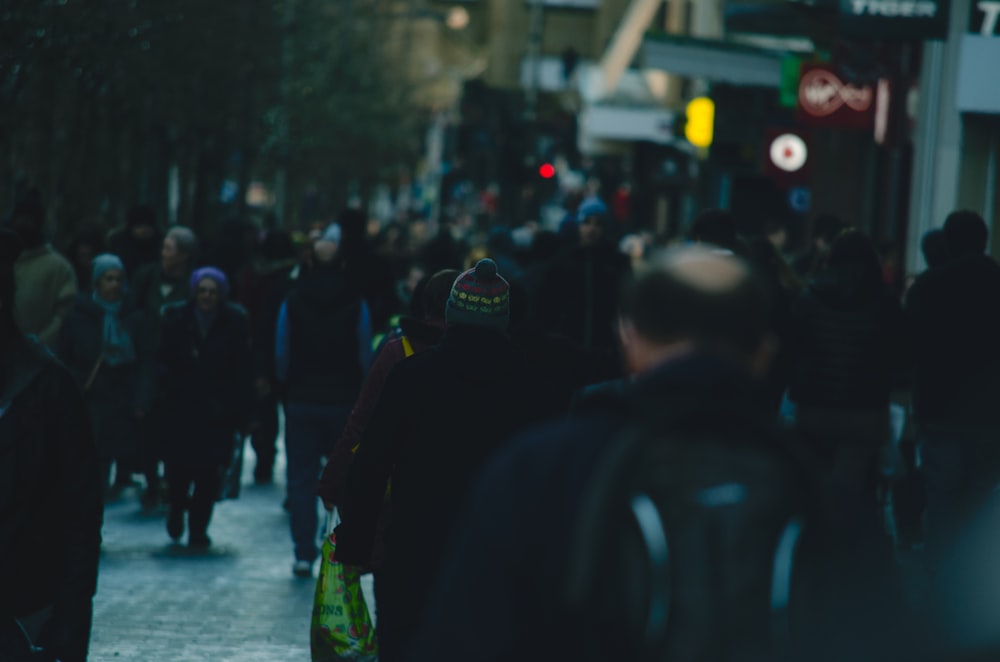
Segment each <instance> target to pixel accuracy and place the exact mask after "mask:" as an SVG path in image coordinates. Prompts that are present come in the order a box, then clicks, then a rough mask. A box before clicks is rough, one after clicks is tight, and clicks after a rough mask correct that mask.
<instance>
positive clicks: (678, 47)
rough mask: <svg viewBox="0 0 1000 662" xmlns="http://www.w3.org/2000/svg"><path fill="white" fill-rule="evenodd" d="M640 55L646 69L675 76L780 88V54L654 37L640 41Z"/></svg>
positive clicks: (712, 42) (706, 41)
mask: <svg viewBox="0 0 1000 662" xmlns="http://www.w3.org/2000/svg"><path fill="white" fill-rule="evenodd" d="M642 54H643V65H644V66H645V67H646V68H649V69H661V70H663V71H666V72H669V73H672V74H676V75H678V76H685V77H688V78H705V79H708V80H710V81H715V82H720V83H730V84H732V85H755V86H761V87H781V61H782V54H781V53H776V52H773V51H767V50H763V49H759V48H754V47H752V46H746V45H743V44H734V43H732V42H726V41H717V40H710V39H696V38H694V37H678V36H673V35H660V34H655V35H647V36H646V38H645V39H644V40H643V44H642Z"/></svg>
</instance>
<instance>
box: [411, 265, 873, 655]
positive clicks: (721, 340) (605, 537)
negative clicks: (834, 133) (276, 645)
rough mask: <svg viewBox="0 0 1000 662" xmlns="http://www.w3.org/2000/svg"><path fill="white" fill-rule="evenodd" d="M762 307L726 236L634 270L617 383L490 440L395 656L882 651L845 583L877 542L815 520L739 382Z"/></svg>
mask: <svg viewBox="0 0 1000 662" xmlns="http://www.w3.org/2000/svg"><path fill="white" fill-rule="evenodd" d="M769 317H770V316H769V312H768V302H767V299H766V295H765V291H764V289H763V288H762V287H761V285H760V284H759V283H758V282H757V280H756V279H755V278H754V277H753V276H752V275H751V272H750V270H749V268H748V267H747V266H746V265H745V264H744V263H743V262H741V261H739V260H738V259H736V258H734V257H732V256H726V255H721V254H719V253H718V252H711V251H707V250H704V249H700V248H687V249H678V250H676V251H671V252H667V253H665V254H664V256H663V257H661V258H658V259H657V260H655V261H654V262H653V264H652V265H651V266H650V268H649V269H648V270H647V271H646V272H645V273H642V274H641V275H639V276H638V278H637V279H636V280H635V282H634V283H632V284H631V285H630V286H629V287H628V288H627V290H626V293H625V295H624V297H623V300H622V318H621V322H620V335H621V340H622V345H623V351H624V355H625V357H626V360H627V363H628V367H629V369H630V371H631V373H632V374H633V379H632V381H631V383H630V384H629V385H628V387H627V388H626V391H625V395H624V397H622V398H621V399H619V400H617V401H615V402H613V403H605V404H604V406H603V407H602V411H601V412H599V413H591V414H589V415H586V416H582V417H580V418H576V419H574V420H571V421H569V422H561V423H554V424H551V425H548V426H546V427H543V428H539V429H536V430H534V431H532V432H529V433H527V434H525V435H523V436H521V437H520V438H519V439H517V440H515V441H514V442H512V443H511V444H510V445H509V446H507V447H505V449H504V450H502V451H501V452H500V453H498V454H497V455H496V456H494V458H493V461H492V462H491V463H490V464H489V465H488V466H487V468H486V469H485V471H484V472H483V474H482V475H481V476H480V479H479V482H478V486H477V489H476V490H475V492H474V494H473V496H472V498H471V507H470V508H469V509H468V511H467V513H466V516H465V518H464V519H463V520H462V522H461V524H460V526H459V527H458V528H457V529H456V530H457V531H458V535H457V536H456V539H455V540H454V544H453V546H452V548H451V550H450V553H449V555H448V556H447V557H446V558H445V560H444V562H443V563H442V564H441V568H442V572H441V573H440V575H439V576H438V581H437V586H436V590H435V593H434V597H433V599H432V600H431V603H430V605H429V609H428V611H427V617H426V620H425V622H424V627H423V628H422V629H421V631H420V633H421V635H420V637H419V639H418V641H417V642H416V645H415V647H414V653H415V654H414V656H413V657H412V658H410V659H412V660H456V661H457V660H473V659H474V660H480V661H483V660H506V659H519V660H549V659H572V660H590V659H594V660H607V659H616V660H645V659H650V660H777V659H810V660H822V659H830V660H835V659H837V660H839V659H866V658H864V657H863V656H860V653H862V652H867V651H869V650H870V651H871V652H872V653H873V654H876V655H877V654H880V653H884V652H885V650H884V648H883V647H882V645H881V640H882V639H883V638H884V637H883V635H884V634H885V633H888V632H890V631H891V630H890V628H889V625H888V624H887V621H886V619H884V618H879V617H878V612H877V611H875V610H876V609H879V608H881V606H882V604H883V603H882V601H880V600H876V599H871V600H869V601H868V602H865V603H855V602H854V600H855V598H857V597H858V594H857V593H856V592H854V590H853V589H854V587H857V586H859V585H861V586H865V585H866V584H865V582H866V581H867V576H866V575H863V574H862V571H861V568H862V567H866V566H867V565H869V564H871V563H874V562H871V563H870V559H869V558H867V557H877V550H876V549H875V548H874V546H873V545H871V543H870V539H865V541H864V542H862V543H859V544H858V545H850V544H848V545H846V546H845V545H840V544H839V541H837V540H836V536H835V535H834V536H831V533H830V531H831V530H830V529H828V528H826V526H825V525H818V524H817V522H818V520H819V517H818V516H817V515H816V513H817V512H819V511H820V510H821V508H820V507H819V502H820V501H821V499H819V498H818V497H817V496H816V495H815V494H814V492H815V491H816V490H814V489H813V488H815V487H816V486H815V485H813V484H811V483H812V481H811V480H810V479H809V478H808V476H807V474H806V473H805V472H804V471H802V470H801V469H800V468H799V464H798V462H797V461H796V460H795V458H794V457H793V456H792V454H791V453H789V452H788V451H786V450H785V447H784V445H783V443H782V441H781V439H780V438H779V437H778V433H777V431H776V430H775V428H774V426H773V420H772V419H773V417H772V416H770V414H769V412H768V410H767V408H766V407H763V406H762V405H761V403H760V398H759V397H758V396H757V395H756V391H757V390H759V389H760V388H761V385H760V380H761V379H762V378H763V377H764V376H765V375H766V373H767V369H768V366H769V362H770V359H771V356H772V354H773V349H772V342H771V340H770V330H769V322H768V320H769ZM835 512H837V513H843V512H845V507H844V504H842V503H838V508H837V509H835ZM831 539H833V541H832V542H831ZM845 548H846V550H847V551H846V552H845V551H844V549H845ZM813 550H819V551H816V552H814V551H813ZM842 552H843V553H842ZM855 552H856V553H855ZM835 554H836V555H839V556H841V557H843V559H844V561H843V563H841V564H840V565H839V566H838V565H837V564H836V563H833V562H830V563H827V562H826V559H828V557H830V556H834V555H835ZM814 559H819V560H817V561H814ZM847 559H850V562H848V561H847ZM800 566H801V567H800ZM842 566H847V567H846V568H845V567H842ZM883 570H884V568H879V570H878V571H879V572H882V571H883ZM852 572H853V573H854V574H855V575H856V577H853V578H852V577H847V578H846V579H845V576H847V575H849V574H850V573H852ZM857 580H860V581H857ZM879 590H881V589H879ZM879 590H876V591H874V592H875V593H876V594H879ZM881 595H889V592H888V591H883V592H882V593H881ZM865 597H866V598H867V597H869V596H865ZM876 597H878V596H877V595H876ZM806 605H808V606H806ZM841 607H846V609H841ZM866 607H868V608H866ZM857 623H862V624H864V627H860V626H857V625H856V624H857ZM824 628H835V629H836V632H830V631H828V630H826V629H824ZM793 633H795V634H793ZM800 642H807V643H808V645H809V648H810V650H809V651H808V653H807V654H801V655H800V654H796V652H797V651H798V649H799V646H800ZM844 655H848V657H844ZM878 659H891V658H888V657H884V656H883V657H880V658H878Z"/></svg>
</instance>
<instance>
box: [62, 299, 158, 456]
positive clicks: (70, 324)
mask: <svg viewBox="0 0 1000 662" xmlns="http://www.w3.org/2000/svg"><path fill="white" fill-rule="evenodd" d="M120 320H121V325H122V327H123V328H124V330H125V331H126V332H127V333H128V334H129V336H130V337H131V338H132V345H133V347H134V349H135V361H134V362H133V363H128V364H124V365H117V366H112V365H109V364H107V363H106V362H104V361H102V362H101V365H100V367H99V368H98V369H97V372H96V373H94V367H95V366H96V365H97V360H98V358H99V357H100V356H101V351H102V347H103V344H104V309H103V308H101V307H100V306H99V305H98V304H97V303H96V302H95V301H94V300H93V299H92V298H91V295H90V294H89V293H88V294H81V295H79V296H78V297H77V301H76V306H75V307H74V308H73V312H72V313H70V316H69V317H68V318H67V319H66V321H65V322H64V323H63V326H62V330H61V332H60V335H59V346H58V355H59V359H60V360H61V361H62V362H63V363H64V364H66V367H67V368H69V370H70V372H71V373H73V376H74V377H75V378H76V382H77V384H79V385H80V387H81V388H83V387H84V386H85V385H86V383H87V380H88V379H90V376H91V374H94V379H93V382H92V384H91V386H90V389H89V390H87V392H86V393H85V394H84V397H85V399H86V401H87V408H88V409H89V410H90V418H91V423H92V424H93V426H94V439H95V441H96V443H97V450H98V453H99V454H100V456H101V457H103V458H118V457H126V456H130V455H134V454H135V453H136V452H137V451H138V449H137V446H136V444H137V440H138V434H139V431H138V429H137V428H138V426H137V421H136V418H135V413H136V412H138V411H141V412H148V411H149V408H150V406H151V404H152V401H153V388H154V379H155V377H154V372H153V370H154V366H153V360H154V355H155V351H156V347H155V345H153V343H152V340H153V337H152V335H153V334H152V331H151V329H150V321H149V319H148V317H147V316H146V315H144V314H143V313H142V312H140V311H138V310H135V309H131V308H129V307H128V306H127V305H126V306H123V308H122V312H121V314H120Z"/></svg>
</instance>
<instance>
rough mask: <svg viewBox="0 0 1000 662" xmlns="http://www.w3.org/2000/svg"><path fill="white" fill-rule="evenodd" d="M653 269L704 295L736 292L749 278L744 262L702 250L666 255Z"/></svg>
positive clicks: (679, 251) (673, 252)
mask: <svg viewBox="0 0 1000 662" xmlns="http://www.w3.org/2000/svg"><path fill="white" fill-rule="evenodd" d="M651 268H652V269H660V270H663V271H665V272H667V273H669V274H671V275H672V276H673V277H674V278H675V279H677V281H678V282H679V283H683V284H684V285H687V286H688V287H690V288H692V289H694V290H697V291H700V292H704V293H705V294H712V293H716V294H718V293H723V292H727V291H730V290H733V289H734V288H737V287H739V285H740V284H741V283H742V282H743V281H744V280H746V279H747V278H749V277H750V272H749V270H748V269H747V267H746V265H745V264H743V262H741V261H739V260H736V259H734V258H733V257H732V256H731V255H729V254H726V253H722V252H719V251H712V250H707V249H704V248H700V247H699V248H688V249H684V250H676V251H666V252H665V253H662V254H661V255H659V256H658V257H657V258H656V259H654V261H653V262H652V264H651Z"/></svg>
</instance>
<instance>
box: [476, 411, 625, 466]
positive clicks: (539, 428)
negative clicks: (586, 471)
mask: <svg viewBox="0 0 1000 662" xmlns="http://www.w3.org/2000/svg"><path fill="white" fill-rule="evenodd" d="M624 428H625V422H624V420H623V419H622V418H621V417H619V416H616V415H613V414H610V413H595V414H591V415H586V416H581V417H579V418H573V419H561V420H553V421H549V422H546V423H541V424H539V425H536V426H534V427H531V428H528V429H526V430H523V431H522V432H520V433H519V434H517V435H515V436H514V437H513V438H512V439H511V440H510V442H509V443H508V444H506V445H505V446H504V447H503V448H502V449H501V450H500V451H498V452H497V454H496V455H495V456H494V458H493V465H494V467H495V468H496V470H497V471H500V472H516V473H518V474H521V475H524V476H528V475H534V476H536V477H539V478H541V479H544V477H545V476H547V475H551V473H552V472H555V471H559V470H567V467H568V466H570V465H574V464H581V465H585V466H586V465H590V464H591V463H592V462H593V460H594V458H596V457H597V456H598V455H599V454H600V453H601V451H602V449H604V448H607V447H608V446H609V445H610V444H611V443H613V442H614V440H615V439H616V438H617V437H618V436H619V435H620V434H621V432H622V430H623V429H624Z"/></svg>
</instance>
